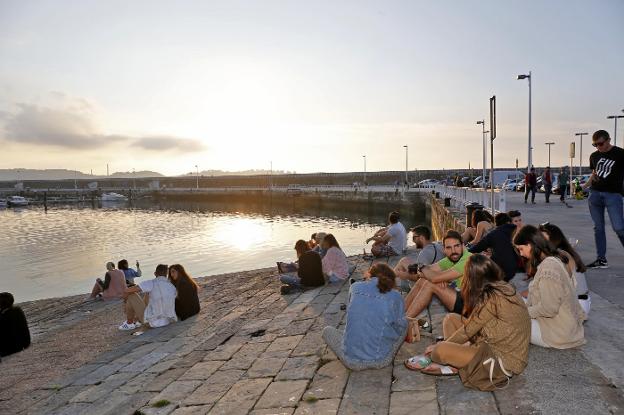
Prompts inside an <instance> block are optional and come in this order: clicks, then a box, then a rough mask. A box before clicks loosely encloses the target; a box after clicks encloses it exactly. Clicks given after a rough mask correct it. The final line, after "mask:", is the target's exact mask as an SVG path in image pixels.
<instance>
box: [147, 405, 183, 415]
mask: <svg viewBox="0 0 624 415" xmlns="http://www.w3.org/2000/svg"><path fill="white" fill-rule="evenodd" d="M177 407H178V405H177V404H169V405H165V406H158V407H156V406H144V407H143V408H141V409H140V412H141V413H142V414H143V415H169V414H171V413H173V411H175V410H176V408H177Z"/></svg>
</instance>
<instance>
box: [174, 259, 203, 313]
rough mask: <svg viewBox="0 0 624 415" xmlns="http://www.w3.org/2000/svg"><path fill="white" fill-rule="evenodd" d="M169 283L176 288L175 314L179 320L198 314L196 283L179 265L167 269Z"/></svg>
mask: <svg viewBox="0 0 624 415" xmlns="http://www.w3.org/2000/svg"><path fill="white" fill-rule="evenodd" d="M169 281H171V283H172V284H173V286H174V287H175V288H176V291H177V295H176V299H175V312H176V315H177V316H178V319H180V320H186V319H187V318H189V317H191V316H194V315H195V314H197V313H199V296H198V295H197V290H198V287H197V283H196V282H195V281H194V280H193V278H191V276H190V275H188V274H187V273H186V270H185V269H184V267H183V266H182V265H180V264H173V265H171V266H170V267H169Z"/></svg>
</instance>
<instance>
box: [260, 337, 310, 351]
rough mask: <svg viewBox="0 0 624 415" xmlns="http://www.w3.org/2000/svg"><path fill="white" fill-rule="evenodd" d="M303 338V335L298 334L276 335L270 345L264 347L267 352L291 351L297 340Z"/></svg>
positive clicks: (297, 342)
mask: <svg viewBox="0 0 624 415" xmlns="http://www.w3.org/2000/svg"><path fill="white" fill-rule="evenodd" d="M301 339H303V335H298V336H288V337H278V338H277V339H275V341H273V343H271V345H270V346H269V347H268V349H266V351H267V352H279V351H284V350H288V351H292V350H293V349H294V348H295V347H297V345H298V344H299V342H300V341H301Z"/></svg>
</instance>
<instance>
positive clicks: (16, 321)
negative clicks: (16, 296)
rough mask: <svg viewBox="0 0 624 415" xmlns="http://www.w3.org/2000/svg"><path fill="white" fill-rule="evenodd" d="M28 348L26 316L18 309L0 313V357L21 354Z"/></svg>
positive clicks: (14, 308)
mask: <svg viewBox="0 0 624 415" xmlns="http://www.w3.org/2000/svg"><path fill="white" fill-rule="evenodd" d="M28 346H30V331H29V330H28V323H27V322H26V316H24V312H23V311H22V309H21V308H19V307H11V308H8V309H6V310H4V311H2V312H1V313H0V356H8V355H10V354H13V353H17V352H21V351H22V350H24V349H26V348H27V347H28Z"/></svg>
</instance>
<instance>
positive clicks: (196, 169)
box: [195, 164, 199, 190]
mask: <svg viewBox="0 0 624 415" xmlns="http://www.w3.org/2000/svg"><path fill="white" fill-rule="evenodd" d="M195 171H196V172H197V175H196V177H197V182H196V183H195V189H197V190H199V167H198V166H197V164H196V165H195Z"/></svg>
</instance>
